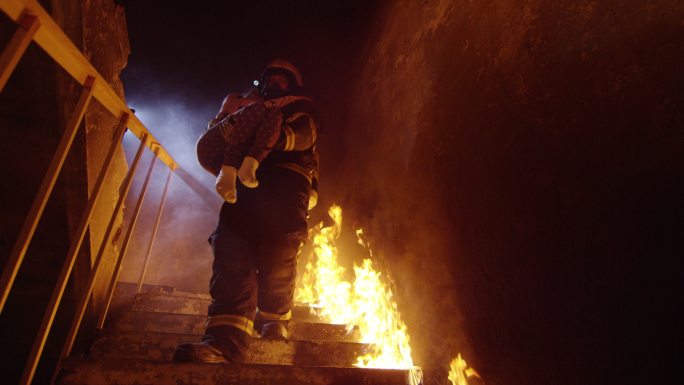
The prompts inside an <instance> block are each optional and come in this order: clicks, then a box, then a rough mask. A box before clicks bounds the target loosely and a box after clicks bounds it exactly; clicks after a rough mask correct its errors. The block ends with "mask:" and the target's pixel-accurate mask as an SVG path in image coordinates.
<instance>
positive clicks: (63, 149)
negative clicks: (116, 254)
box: [0, 76, 95, 313]
mask: <svg viewBox="0 0 684 385" xmlns="http://www.w3.org/2000/svg"><path fill="white" fill-rule="evenodd" d="M94 83H95V78H93V77H92V76H88V78H87V79H86V81H85V84H84V85H83V91H82V92H81V97H80V98H79V99H78V103H77V104H76V107H75V108H74V112H73V114H72V115H71V119H70V120H69V123H68V124H67V127H66V129H65V130H64V134H63V135H62V139H61V141H60V142H59V145H58V146H57V150H56V151H55V155H54V156H53V158H52V161H51V162H50V166H49V167H48V170H47V172H46V173H45V176H44V177H43V181H42V183H41V185H40V188H39V189H38V193H37V194H36V197H35V199H34V200H33V205H32V206H31V210H30V211H29V214H28V216H27V217H26V220H25V221H24V225H23V226H22V228H21V231H20V232H19V237H18V238H17V240H16V242H15V244H14V248H13V249H12V253H11V254H10V257H9V259H8V261H7V266H6V267H5V270H4V271H3V273H2V278H0V313H1V312H2V309H3V308H4V307H5V302H6V301H7V296H8V295H9V292H10V290H11V289H12V284H13V283H14V279H15V278H16V276H17V272H18V271H19V266H21V263H22V262H23V260H24V255H26V250H27V249H28V245H29V243H30V242H31V238H32V237H33V233H34V232H35V230H36V226H37V225H38V221H39V220H40V216H41V215H42V214H43V210H44V209H45V205H46V204H47V201H48V198H49V197H50V193H51V192H52V188H53V187H54V186H55V182H56V181H57V177H58V176H59V172H60V171H61V170H62V165H63V164H64V160H65V159H66V156H67V154H68V153H69V149H70V148H71V144H72V143H73V141H74V137H75V136H76V132H77V131H78V127H79V125H80V124H81V120H82V119H83V115H84V114H85V111H86V108H87V107H88V103H89V102H90V98H91V96H92V95H93V86H94Z"/></svg>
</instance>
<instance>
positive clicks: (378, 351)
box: [295, 205, 479, 385]
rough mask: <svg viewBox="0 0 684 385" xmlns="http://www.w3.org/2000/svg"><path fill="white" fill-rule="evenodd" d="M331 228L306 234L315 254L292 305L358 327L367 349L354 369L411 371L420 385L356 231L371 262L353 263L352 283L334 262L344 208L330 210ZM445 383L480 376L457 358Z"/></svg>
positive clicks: (403, 333)
mask: <svg viewBox="0 0 684 385" xmlns="http://www.w3.org/2000/svg"><path fill="white" fill-rule="evenodd" d="M328 214H329V215H330V217H331V218H332V219H333V224H332V226H329V227H323V223H319V224H318V225H317V226H315V227H313V228H312V229H311V230H310V232H309V237H310V238H311V239H312V240H313V242H312V243H313V253H311V254H309V255H308V259H307V261H306V267H305V270H304V272H303V274H301V275H300V276H299V282H298V285H297V290H296V292H295V300H296V301H297V302H300V303H308V304H309V305H310V306H311V309H312V312H313V313H314V314H316V315H318V316H319V317H321V318H322V319H324V320H326V321H327V322H331V323H336V324H345V325H348V327H349V331H351V330H352V328H353V327H354V326H357V327H358V329H359V334H360V341H361V342H364V343H367V344H369V345H370V347H369V349H368V350H367V353H366V354H363V355H361V356H359V357H357V359H356V363H355V364H354V366H358V367H364V368H388V369H409V370H410V381H411V384H412V385H418V384H420V383H422V372H421V371H420V369H419V368H417V367H416V366H414V364H413V359H412V358H411V346H410V344H409V335H408V332H407V329H406V324H404V322H403V321H402V320H401V316H400V313H399V310H398V308H397V304H396V302H395V301H394V299H393V296H394V295H393V293H392V290H391V289H390V285H389V284H388V281H389V280H388V279H386V278H385V277H384V276H383V275H382V274H381V273H380V272H379V271H377V270H375V268H374V266H373V261H372V259H371V258H372V257H373V251H372V250H371V248H370V245H369V243H368V242H367V241H366V239H365V238H364V237H363V230H362V229H358V230H356V237H357V242H358V243H359V244H360V245H361V246H363V247H364V248H365V249H366V251H367V253H368V256H369V258H365V259H363V261H362V262H361V265H360V266H359V265H356V264H354V276H355V278H354V281H353V283H351V282H349V281H347V280H346V279H345V269H344V267H342V266H341V265H340V264H339V263H338V255H339V252H338V250H337V247H336V246H335V242H336V240H337V239H338V238H339V236H340V234H341V232H342V208H341V207H340V206H337V205H333V206H332V207H330V209H329V210H328ZM450 366H451V368H450V371H449V380H450V381H451V382H452V384H454V385H468V382H467V379H468V378H470V377H473V376H475V377H478V378H479V375H478V374H477V372H475V370H474V369H472V368H469V367H468V365H467V364H466V362H465V361H464V360H463V358H461V354H458V356H457V357H456V358H454V359H453V360H452V362H451V365H450Z"/></svg>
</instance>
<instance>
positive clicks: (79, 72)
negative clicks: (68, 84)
mask: <svg viewBox="0 0 684 385" xmlns="http://www.w3.org/2000/svg"><path fill="white" fill-rule="evenodd" d="M0 8H2V10H3V12H5V13H6V14H7V16H9V17H10V18H11V19H12V20H14V21H15V22H16V23H20V22H21V20H22V16H23V15H24V13H26V12H28V13H30V14H32V15H34V16H36V17H37V18H38V21H39V23H40V28H38V30H37V31H36V33H35V35H34V36H33V41H35V42H36V43H37V44H38V45H39V46H40V47H41V48H42V49H43V50H44V51H45V52H46V53H47V54H48V55H50V57H52V59H54V60H55V61H56V62H57V64H59V65H60V66H61V67H62V68H64V70H65V71H66V72H67V73H69V75H71V76H72V77H73V78H74V79H75V80H76V81H77V82H79V83H80V84H85V80H86V78H87V77H88V76H93V77H94V78H95V87H94V90H93V97H94V98H95V99H97V100H98V101H99V102H100V103H101V104H102V105H103V106H104V107H105V108H106V109H107V110H109V112H111V113H112V115H114V116H122V115H123V114H124V113H126V114H129V115H131V120H130V122H129V123H128V129H129V130H130V131H131V132H132V133H133V134H134V135H135V136H137V137H138V139H141V138H142V134H143V133H146V134H147V135H148V137H149V140H148V143H147V147H148V148H149V149H150V150H151V151H154V149H155V148H156V147H159V141H158V140H157V139H156V138H155V137H154V135H152V134H151V133H150V132H149V130H148V129H147V128H146V127H145V125H143V124H142V122H141V121H140V120H139V119H138V118H137V117H136V116H135V115H134V114H133V113H132V112H131V110H130V109H129V108H128V106H127V105H126V104H125V103H124V102H123V101H122V100H121V98H120V97H119V95H117V94H116V92H114V90H113V89H112V87H111V86H110V85H109V84H108V83H107V81H106V80H105V79H104V78H103V77H102V75H100V74H99V72H98V71H97V70H96V69H95V67H93V65H92V64H90V62H88V60H87V59H86V58H85V56H83V54H82V53H81V51H79V50H78V48H77V47H76V46H75V45H74V43H72V42H71V40H69V37H67V36H66V34H65V33H64V32H63V31H62V29H61V28H60V27H59V26H58V25H57V23H55V21H54V20H53V19H52V17H51V16H50V15H49V14H48V13H47V12H46V11H45V9H43V7H42V6H41V5H40V4H39V3H38V2H37V1H35V0H2V1H1V2H0ZM159 159H160V160H161V161H162V162H164V163H165V164H166V165H167V166H168V167H170V168H171V169H175V168H176V166H177V163H176V161H175V160H174V159H173V157H172V156H171V155H170V154H169V153H168V152H167V151H166V150H165V149H164V148H163V147H160V150H159Z"/></svg>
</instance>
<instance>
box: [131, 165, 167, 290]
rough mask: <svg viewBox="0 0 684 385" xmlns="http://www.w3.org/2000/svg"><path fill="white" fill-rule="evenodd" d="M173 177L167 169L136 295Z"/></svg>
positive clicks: (140, 287)
mask: <svg viewBox="0 0 684 385" xmlns="http://www.w3.org/2000/svg"><path fill="white" fill-rule="evenodd" d="M172 175H173V169H172V168H171V169H169V176H167V177H166V184H164V192H162V196H161V202H159V209H157V218H156V219H155V221H154V227H153V228H152V236H151V237H150V243H149V244H148V245H147V252H146V253H145V262H143V267H142V269H141V270H140V278H139V279H138V293H140V292H141V291H142V285H143V282H144V281H145V273H146V272H147V265H148V264H149V262H150V255H151V254H152V246H153V245H154V240H155V239H156V238H157V230H158V229H159V223H160V222H161V216H162V211H164V201H165V200H166V192H167V191H168V189H169V182H171V176H172Z"/></svg>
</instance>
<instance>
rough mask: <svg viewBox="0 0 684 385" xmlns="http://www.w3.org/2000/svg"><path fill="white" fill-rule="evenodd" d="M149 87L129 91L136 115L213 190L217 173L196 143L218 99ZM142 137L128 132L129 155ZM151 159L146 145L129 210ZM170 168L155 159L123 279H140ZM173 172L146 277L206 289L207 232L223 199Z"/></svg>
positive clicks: (181, 287) (208, 267)
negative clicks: (203, 193)
mask: <svg viewBox="0 0 684 385" xmlns="http://www.w3.org/2000/svg"><path fill="white" fill-rule="evenodd" d="M147 91H148V93H147V94H146V97H145V98H138V97H135V96H134V97H129V104H130V106H131V108H132V109H134V110H135V114H136V116H137V117H138V118H139V119H140V120H141V121H142V122H143V124H144V125H145V126H146V127H147V128H148V130H149V131H150V132H151V133H152V135H154V137H155V138H156V139H157V140H158V141H159V142H160V143H161V144H162V146H163V147H164V148H165V149H166V150H167V151H168V152H169V154H171V156H172V157H173V158H174V160H175V161H176V162H177V163H178V164H179V165H180V166H181V167H182V168H183V169H184V170H185V171H186V172H187V173H189V174H190V175H191V176H192V177H194V178H196V179H197V180H198V181H199V182H200V183H201V184H202V185H203V186H205V187H206V189H207V191H208V192H211V191H213V183H214V178H213V176H211V175H210V174H209V173H207V172H206V171H205V170H204V169H202V168H201V166H200V165H199V163H198V162H197V157H196V152H195V143H196V141H197V139H198V138H199V136H200V134H201V133H202V132H203V131H204V129H205V127H206V124H207V122H208V121H209V119H210V118H211V117H213V115H214V114H215V112H216V111H214V110H215V109H217V108H218V103H219V102H220V101H218V102H217V105H213V104H212V103H201V102H195V103H190V102H189V101H188V100H187V98H186V97H185V95H183V94H171V95H162V94H161V92H159V91H158V89H151V90H150V89H148V90H147ZM139 143H140V142H139V140H138V139H137V138H135V137H134V136H133V135H132V134H130V133H127V134H126V137H125V138H124V147H125V149H126V153H127V158H128V159H129V160H131V159H132V158H133V156H134V153H135V150H136V148H137V146H138V145H139ZM150 160H151V153H150V151H149V150H146V154H145V156H144V157H143V159H142V161H141V165H140V166H139V168H138V171H137V173H136V179H135V182H134V185H133V188H132V191H131V194H130V195H129V199H128V201H127V208H128V209H129V211H130V210H131V209H132V208H133V207H134V205H135V201H136V200H137V198H138V194H139V191H140V188H141V187H142V182H143V179H144V176H145V173H146V171H147V167H148V165H149V162H150ZM168 173H169V169H168V167H166V166H165V165H163V164H162V163H161V162H157V165H156V166H155V169H154V172H153V174H152V178H151V181H150V185H149V188H148V192H147V195H146V197H145V204H144V205H143V207H142V209H141V213H140V216H139V219H138V223H137V224H136V229H135V233H134V237H133V239H132V241H131V245H130V249H129V251H128V253H127V254H128V256H127V261H126V263H125V264H124V267H123V270H122V274H121V278H120V279H121V280H122V281H127V282H137V281H138V279H139V276H140V272H141V269H142V268H143V261H144V258H145V255H146V251H147V249H148V247H149V242H150V239H151V237H152V230H153V227H154V222H155V219H156V216H157V212H158V209H159V203H160V199H161V194H162V192H163V188H164V184H165V181H166V178H167V176H168ZM171 178H172V179H171V182H170V185H169V188H168V193H167V197H166V202H165V204H164V209H163V214H162V217H161V222H160V225H159V229H158V232H157V236H156V239H155V241H154V245H153V248H152V250H151V253H150V258H149V260H150V262H149V265H148V268H147V273H146V277H145V283H147V284H155V285H166V286H173V287H175V288H177V289H179V290H186V291H193V292H206V291H207V289H208V282H209V277H210V274H211V261H212V255H211V249H210V247H209V244H208V243H207V238H208V236H209V235H210V234H211V232H212V231H213V229H214V227H215V225H216V222H217V218H218V209H219V203H220V201H219V200H218V199H216V201H217V204H216V206H215V207H208V206H207V204H206V203H205V199H203V198H202V197H200V196H198V195H197V193H196V192H195V191H193V190H192V189H190V187H189V186H188V185H187V184H186V183H184V182H183V181H182V180H181V178H180V177H179V176H177V175H173V176H172V177H171ZM212 198H213V197H212ZM216 198H217V197H216Z"/></svg>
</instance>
